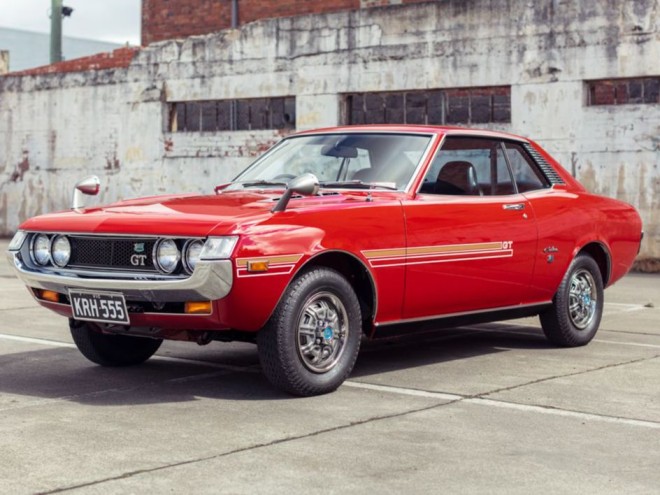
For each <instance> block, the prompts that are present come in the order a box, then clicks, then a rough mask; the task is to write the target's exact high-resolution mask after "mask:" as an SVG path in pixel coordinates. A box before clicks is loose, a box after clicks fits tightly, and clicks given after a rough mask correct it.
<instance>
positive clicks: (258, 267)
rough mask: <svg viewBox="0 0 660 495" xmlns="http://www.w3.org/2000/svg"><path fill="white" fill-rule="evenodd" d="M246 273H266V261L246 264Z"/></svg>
mask: <svg viewBox="0 0 660 495" xmlns="http://www.w3.org/2000/svg"><path fill="white" fill-rule="evenodd" d="M247 271H248V272H267V271H268V261H248V262H247Z"/></svg>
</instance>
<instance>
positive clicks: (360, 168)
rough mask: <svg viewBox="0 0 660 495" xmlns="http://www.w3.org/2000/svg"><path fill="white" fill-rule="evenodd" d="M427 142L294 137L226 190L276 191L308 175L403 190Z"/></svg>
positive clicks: (390, 137) (399, 137) (366, 136)
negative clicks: (256, 187) (272, 188)
mask: <svg viewBox="0 0 660 495" xmlns="http://www.w3.org/2000/svg"><path fill="white" fill-rule="evenodd" d="M430 142H431V136H428V135H418V134H379V133H345V134H319V135H310V136H295V137H291V138H288V139H285V140H283V141H281V142H280V143H279V144H278V145H277V146H275V147H274V148H272V149H271V150H270V151H269V152H268V153H266V154H265V155H264V156H262V157H261V158H260V159H259V160H257V161H256V162H255V163H254V164H253V165H252V166H251V167H249V168H248V169H247V170H245V171H244V172H243V173H242V174H241V175H239V176H238V177H236V179H235V183H234V184H232V185H231V186H229V187H228V189H230V188H240V187H251V185H252V184H257V185H260V186H269V185H272V186H280V185H283V184H286V182H287V181H289V180H291V179H292V178H294V177H297V176H298V175H301V174H304V173H312V174H314V175H316V176H317V177H318V179H319V181H320V182H321V184H322V185H328V186H331V187H338V188H341V187H359V186H362V185H369V184H371V185H376V186H380V187H384V188H389V189H396V190H403V189H405V187H406V185H407V184H408V183H409V182H410V179H411V178H412V176H413V173H414V172H415V169H416V168H417V165H418V164H419V162H420V161H421V159H422V156H423V155H424V153H425V151H426V149H427V147H428V146H429V143H430Z"/></svg>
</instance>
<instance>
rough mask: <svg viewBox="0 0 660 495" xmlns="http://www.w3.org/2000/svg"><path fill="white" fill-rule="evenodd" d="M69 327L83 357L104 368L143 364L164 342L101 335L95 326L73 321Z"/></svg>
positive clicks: (70, 320)
mask: <svg viewBox="0 0 660 495" xmlns="http://www.w3.org/2000/svg"><path fill="white" fill-rule="evenodd" d="M69 328H70V330H71V336H72V337H73V341H74V342H75V344H76V347H77V348H78V350H79V351H80V352H81V353H82V355H83V356H85V357H86V358H87V359H89V360H90V361H91V362H93V363H96V364H100V365H101V366H132V365H135V364H141V363H144V362H145V361H146V360H147V359H149V358H150V357H151V356H153V355H154V353H155V352H156V351H157V350H158V348H159V347H160V345H161V344H162V343H163V341H162V340H159V339H149V338H145V337H132V336H128V335H111V334H106V333H102V332H101V331H100V329H99V328H98V327H97V326H96V325H94V324H93V323H89V322H84V321H77V320H74V319H69Z"/></svg>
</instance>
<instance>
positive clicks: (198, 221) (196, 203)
mask: <svg viewBox="0 0 660 495" xmlns="http://www.w3.org/2000/svg"><path fill="white" fill-rule="evenodd" d="M281 194H282V191H281V190H280V191H272V192H269V191H227V192H223V193H221V194H219V195H213V196H196V195H177V196H154V197H149V198H142V199H136V200H129V201H121V202H118V203H113V204H109V205H105V206H99V207H90V208H86V209H84V210H82V211H81V212H75V211H63V212H58V213H51V214H47V215H41V216H38V217H35V218H32V219H30V220H27V221H26V222H24V223H23V224H22V225H21V227H20V228H21V229H23V230H33V231H46V232H69V233H93V234H143V235H171V236H193V237H204V236H207V235H224V234H231V233H239V232H240V230H241V228H242V227H244V226H245V225H246V224H255V223H258V222H262V221H265V220H267V219H269V218H271V217H273V213H271V209H272V208H273V206H274V205H275V201H276V200H277V199H279V197H280V196H281ZM368 200H369V201H372V198H369V199H368ZM365 201H367V197H366V195H364V194H361V193H358V194H353V192H352V191H351V193H349V194H337V193H330V194H324V195H322V196H314V197H301V198H293V199H292V200H291V202H290V203H289V206H288V207H287V210H286V212H297V211H301V210H302V209H308V208H325V207H336V206H337V205H338V204H342V203H350V204H355V203H356V202H359V203H364V202H365Z"/></svg>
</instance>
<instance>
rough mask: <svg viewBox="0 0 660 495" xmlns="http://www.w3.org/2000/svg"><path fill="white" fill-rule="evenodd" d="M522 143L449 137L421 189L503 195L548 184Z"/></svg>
mask: <svg viewBox="0 0 660 495" xmlns="http://www.w3.org/2000/svg"><path fill="white" fill-rule="evenodd" d="M548 185H549V184H548V181H547V179H545V177H544V176H543V174H542V173H541V172H540V171H539V170H538V168H537V167H536V166H535V165H534V163H533V162H532V160H531V158H530V157H529V155H528V154H527V152H526V151H525V150H524V149H523V148H522V146H521V145H520V144H518V143H510V142H503V141H500V140H497V139H486V138H472V137H462V136H450V137H447V138H445V141H444V143H443V145H442V148H441V149H440V151H438V153H437V154H436V156H435V158H434V160H433V162H432V164H431V166H430V168H429V170H428V171H427V173H426V176H425V177H424V180H423V182H422V186H421V189H420V192H421V193H425V194H448V195H464V196H503V195H508V194H515V193H520V192H526V191H531V190H535V189H542V188H544V187H548Z"/></svg>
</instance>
